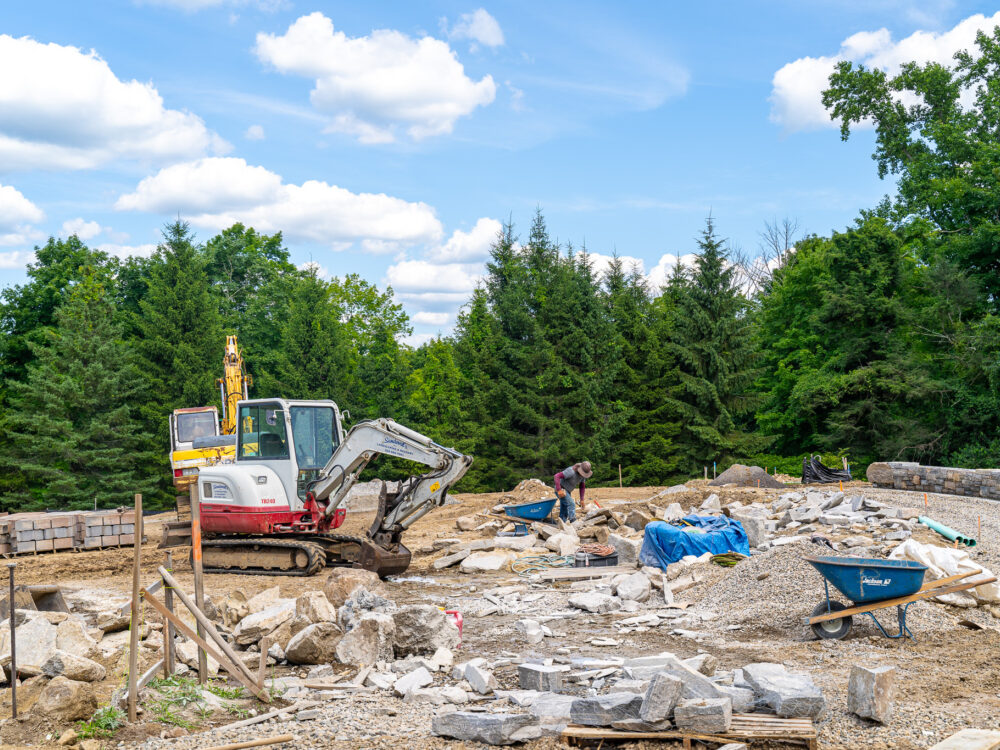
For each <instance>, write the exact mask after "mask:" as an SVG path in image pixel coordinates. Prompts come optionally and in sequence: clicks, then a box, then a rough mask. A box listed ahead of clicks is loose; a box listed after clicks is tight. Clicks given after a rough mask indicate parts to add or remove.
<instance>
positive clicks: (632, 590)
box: [615, 573, 650, 602]
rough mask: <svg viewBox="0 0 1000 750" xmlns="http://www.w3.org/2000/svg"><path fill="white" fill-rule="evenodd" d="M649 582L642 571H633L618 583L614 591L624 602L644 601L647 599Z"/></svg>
mask: <svg viewBox="0 0 1000 750" xmlns="http://www.w3.org/2000/svg"><path fill="white" fill-rule="evenodd" d="M649 590H650V584H649V579H648V578H647V577H646V575H645V574H644V573H633V574H632V575H630V576H627V577H626V578H625V579H624V580H622V581H620V582H619V583H618V586H617V588H616V590H615V593H616V594H617V595H618V598H619V599H621V600H622V601H626V602H644V601H646V600H647V599H649Z"/></svg>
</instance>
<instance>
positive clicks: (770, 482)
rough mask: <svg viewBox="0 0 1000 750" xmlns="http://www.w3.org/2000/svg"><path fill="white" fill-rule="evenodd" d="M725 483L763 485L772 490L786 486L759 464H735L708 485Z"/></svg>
mask: <svg viewBox="0 0 1000 750" xmlns="http://www.w3.org/2000/svg"><path fill="white" fill-rule="evenodd" d="M724 484H735V485H738V486H740V487H761V488H766V489H772V490H780V489H784V487H785V485H784V484H782V483H781V482H779V481H778V480H777V479H775V478H774V477H772V476H771V475H770V474H768V473H767V472H766V471H764V470H763V469H762V468H760V467H759V466H744V465H743V464H733V465H732V466H730V467H729V468H728V469H726V470H725V471H724V472H722V473H721V474H719V476H717V477H716V478H715V479H713V480H712V481H711V482H709V483H708V486H709V487H721V486H722V485H724Z"/></svg>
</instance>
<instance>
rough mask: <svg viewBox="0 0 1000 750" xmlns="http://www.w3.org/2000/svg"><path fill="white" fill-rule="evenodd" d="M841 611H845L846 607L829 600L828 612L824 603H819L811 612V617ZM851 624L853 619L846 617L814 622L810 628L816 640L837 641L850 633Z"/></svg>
mask: <svg viewBox="0 0 1000 750" xmlns="http://www.w3.org/2000/svg"><path fill="white" fill-rule="evenodd" d="M843 609H847V607H846V606H845V605H843V604H841V603H840V602H835V601H833V600H831V601H830V608H829V610H828V609H827V604H826V602H820V603H819V604H817V605H816V608H815V609H814V610H813V611H812V616H813V617H818V616H819V615H825V614H826V613H827V612H828V611H829V612H840V611H841V610H843ZM853 624H854V618H853V617H851V616H850V615H847V616H846V617H840V618H838V619H836V620H823V622H815V623H813V624H812V625H811V626H810V627H812V629H813V632H814V633H815V634H816V636H817V637H818V638H822V639H824V640H834V641H839V640H840V639H841V638H844V637H846V636H847V634H848V633H850V632H851V625H853Z"/></svg>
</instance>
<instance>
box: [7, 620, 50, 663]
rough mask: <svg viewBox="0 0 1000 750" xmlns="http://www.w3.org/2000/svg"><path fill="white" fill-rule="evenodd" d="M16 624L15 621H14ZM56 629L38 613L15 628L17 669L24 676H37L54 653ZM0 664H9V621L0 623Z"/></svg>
mask: <svg viewBox="0 0 1000 750" xmlns="http://www.w3.org/2000/svg"><path fill="white" fill-rule="evenodd" d="M14 622H15V623H17V620H16V619H15V620H14ZM58 632H59V631H58V628H57V626H55V625H53V624H52V623H51V622H49V621H48V620H47V619H46V618H44V617H41V616H39V615H38V613H32V615H30V616H28V617H26V618H25V620H24V622H22V623H21V624H20V625H18V626H17V628H16V631H15V636H16V638H17V669H18V671H19V672H20V671H22V670H23V671H24V672H25V674H39V673H40V672H41V669H42V665H43V664H44V663H45V662H46V661H48V659H49V657H50V656H52V654H53V653H54V652H55V650H56V648H57V646H56V642H57V640H58ZM0 664H2V665H3V666H7V665H8V664H10V620H4V621H3V622H2V623H0Z"/></svg>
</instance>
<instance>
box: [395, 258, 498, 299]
mask: <svg viewBox="0 0 1000 750" xmlns="http://www.w3.org/2000/svg"><path fill="white" fill-rule="evenodd" d="M481 271H482V266H481V265H480V264H477V263H431V262H429V261H426V260H404V261H400V262H399V263H393V264H392V265H391V266H389V268H388V269H387V270H386V272H385V278H386V283H388V284H389V285H391V286H392V288H393V289H394V290H395V291H397V292H403V293H407V292H418V293H424V294H426V293H440V292H446V293H447V292H451V293H457V292H461V293H463V294H471V293H472V290H473V289H475V288H476V284H477V283H478V282H479V278H480V273H481Z"/></svg>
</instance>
